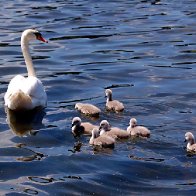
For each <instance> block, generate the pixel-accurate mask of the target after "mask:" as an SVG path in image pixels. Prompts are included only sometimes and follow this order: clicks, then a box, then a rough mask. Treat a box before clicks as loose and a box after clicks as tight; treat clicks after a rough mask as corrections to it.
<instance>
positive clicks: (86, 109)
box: [75, 103, 101, 117]
mask: <svg viewBox="0 0 196 196" xmlns="http://www.w3.org/2000/svg"><path fill="white" fill-rule="evenodd" d="M75 109H77V110H79V111H80V112H81V113H83V114H85V115H87V116H95V117H96V116H99V114H100V112H101V110H100V109H99V108H98V107H96V106H94V105H92V104H89V103H76V104H75Z"/></svg>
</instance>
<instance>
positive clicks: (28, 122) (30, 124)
mask: <svg viewBox="0 0 196 196" xmlns="http://www.w3.org/2000/svg"><path fill="white" fill-rule="evenodd" d="M5 112H6V114H7V123H8V125H9V127H10V128H11V129H12V131H13V132H14V134H16V135H18V136H24V135H27V134H29V135H36V133H38V131H37V130H35V129H38V128H40V127H42V126H43V124H42V120H43V117H44V116H45V114H46V113H45V110H44V109H43V108H40V107H37V108H35V109H33V110H29V111H13V110H10V109H9V108H7V107H6V108H5Z"/></svg>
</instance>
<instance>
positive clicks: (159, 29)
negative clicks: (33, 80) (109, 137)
mask: <svg viewBox="0 0 196 196" xmlns="http://www.w3.org/2000/svg"><path fill="white" fill-rule="evenodd" d="M0 9H1V12H0V16H1V17H0V84H1V85H0V103H1V106H2V107H0V168H1V169H0V195H27V194H28V195H93V194H95V195H158V194H161V195H195V194H196V188H195V182H196V178H195V176H196V169H195V167H196V166H195V165H196V159H195V155H193V154H189V153H186V151H185V149H183V147H184V145H185V144H184V143H183V140H184V133H185V132H187V131H192V132H193V133H194V134H195V135H196V132H195V130H194V128H195V125H196V118H195V114H196V105H195V99H196V93H195V80H196V74H195V71H196V66H195V63H196V62H195V59H196V52H195V30H196V25H195V16H196V13H195V10H196V3H195V0H181V1H177V0H173V1H170V0H161V1H158V0H132V1H127V0H122V1H105V0H100V1H84V0H81V1H76V0H68V1H59V0H58V1H48V0H43V1H42V2H41V3H40V2H39V1H30V2H29V1H24V0H20V1H19V0H16V1H6V3H5V2H4V1H1V2H0ZM32 27H35V28H37V29H39V30H40V31H41V32H42V33H43V34H44V36H45V37H46V38H47V40H49V43H48V44H47V46H46V45H44V44H42V43H40V42H34V43H32V45H31V54H32V58H33V63H34V65H35V69H36V73H37V77H38V78H39V79H40V80H41V81H42V83H43V85H44V87H45V88H46V92H47V97H48V107H47V108H46V109H45V111H36V112H35V111H33V112H32V113H29V114H27V113H18V114H15V113H14V112H13V111H6V113H5V111H4V102H3V96H4V93H5V92H6V89H7V86H8V83H9V81H10V80H11V78H13V76H15V75H17V74H22V75H24V76H25V75H26V67H25V64H24V59H23V57H22V53H21V48H20V36H21V32H22V31H23V30H24V29H27V28H32ZM105 88H113V89H114V91H115V98H116V99H119V100H121V101H122V102H123V104H124V105H125V111H124V112H123V113H122V114H115V113H109V112H107V111H106V110H105V98H104V95H105V94H104V89H105ZM85 101H87V102H89V103H92V104H95V105H96V106H98V107H99V108H100V109H101V111H102V112H101V114H100V117H99V118H96V119H92V118H87V117H86V116H84V115H82V114H80V113H79V112H78V111H76V110H75V109H74V105H75V103H76V102H85ZM45 112H46V114H45ZM75 116H79V117H81V119H82V121H89V122H91V123H93V124H97V125H98V124H99V123H100V121H101V120H103V119H106V120H108V121H109V122H110V124H111V125H112V126H117V127H120V128H122V129H126V128H127V126H128V123H129V120H130V118H131V117H135V118H136V119H138V120H139V122H140V123H141V124H143V125H145V126H146V127H148V128H149V129H150V130H151V132H152V135H151V137H150V138H148V139H147V140H143V139H135V140H133V139H128V140H126V141H117V143H116V145H115V148H114V149H99V148H98V149H97V148H93V147H92V146H90V145H89V139H90V138H89V137H87V136H81V137H80V138H74V137H73V135H72V133H71V121H72V119H73V117H75ZM6 119H7V120H6ZM13 133H14V134H13ZM22 136H28V137H22Z"/></svg>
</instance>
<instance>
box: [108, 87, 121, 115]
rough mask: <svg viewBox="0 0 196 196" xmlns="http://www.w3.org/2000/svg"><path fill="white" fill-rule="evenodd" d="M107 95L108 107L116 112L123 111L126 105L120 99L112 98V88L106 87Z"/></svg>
mask: <svg viewBox="0 0 196 196" xmlns="http://www.w3.org/2000/svg"><path fill="white" fill-rule="evenodd" d="M105 95H106V97H107V100H106V109H107V110H113V111H115V112H122V111H123V110H124V105H123V103H121V102H120V101H118V100H113V99H112V90H110V89H106V91H105Z"/></svg>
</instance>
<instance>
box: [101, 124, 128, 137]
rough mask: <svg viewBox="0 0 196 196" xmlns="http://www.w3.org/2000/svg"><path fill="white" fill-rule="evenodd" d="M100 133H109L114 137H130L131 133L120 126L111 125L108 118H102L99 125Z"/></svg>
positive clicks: (108, 134)
mask: <svg viewBox="0 0 196 196" xmlns="http://www.w3.org/2000/svg"><path fill="white" fill-rule="evenodd" d="M99 130H100V135H107V136H110V137H112V138H114V139H117V138H119V139H126V138H129V133H128V132H127V131H125V130H122V129H120V128H118V127H111V126H110V124H109V122H108V121H107V120H102V121H101V123H100V126H99Z"/></svg>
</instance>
